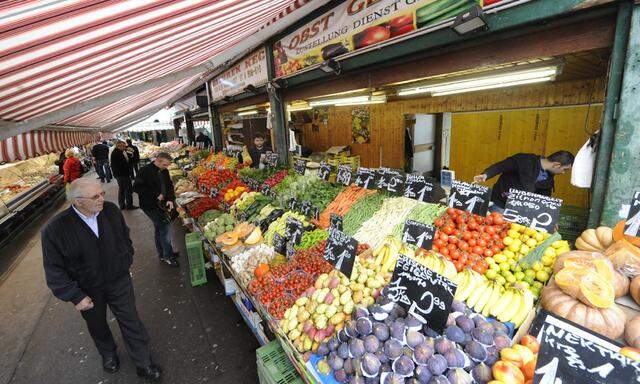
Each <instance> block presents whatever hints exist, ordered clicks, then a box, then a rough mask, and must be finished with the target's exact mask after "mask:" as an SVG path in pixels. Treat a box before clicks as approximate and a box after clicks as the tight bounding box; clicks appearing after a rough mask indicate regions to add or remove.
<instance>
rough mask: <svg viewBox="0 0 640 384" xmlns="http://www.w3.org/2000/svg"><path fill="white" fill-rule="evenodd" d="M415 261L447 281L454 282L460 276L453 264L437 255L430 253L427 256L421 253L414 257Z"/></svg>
mask: <svg viewBox="0 0 640 384" xmlns="http://www.w3.org/2000/svg"><path fill="white" fill-rule="evenodd" d="M414 259H415V260H416V261H417V262H419V263H420V264H422V265H424V266H425V267H427V268H429V269H431V270H432V271H435V272H436V273H438V274H440V275H442V276H444V277H446V278H447V279H450V280H454V279H455V278H456V277H457V275H458V272H457V271H456V267H455V266H454V265H453V263H452V262H450V261H449V260H446V259H445V258H444V257H440V256H438V255H436V254H435V253H428V254H426V255H425V254H424V253H419V254H416V255H415V256H414Z"/></svg>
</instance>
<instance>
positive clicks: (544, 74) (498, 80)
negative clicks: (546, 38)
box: [398, 66, 558, 96]
mask: <svg viewBox="0 0 640 384" xmlns="http://www.w3.org/2000/svg"><path fill="white" fill-rule="evenodd" d="M557 74H558V67H557V66H545V67H539V68H534V69H531V68H529V69H522V70H519V71H512V72H507V73H502V74H497V75H496V74H487V75H485V76H477V77H473V78H467V79H464V80H450V81H443V82H440V83H434V84H429V85H424V86H421V87H416V88H406V89H402V90H400V91H399V92H398V95H399V96H408V95H416V94H421V93H431V94H432V95H435V94H436V93H438V94H443V93H446V92H451V93H460V92H470V91H471V90H472V89H473V90H481V89H491V88H501V87H504V86H505V85H502V84H505V83H508V84H511V85H518V84H529V83H527V82H525V83H520V82H521V81H527V80H533V79H540V78H549V79H550V80H553V77H554V76H555V75H557ZM544 81H546V80H544ZM534 82H536V81H534ZM506 86H509V85H506ZM448 94H450V93H448Z"/></svg>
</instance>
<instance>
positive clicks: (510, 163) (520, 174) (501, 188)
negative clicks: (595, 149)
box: [483, 153, 554, 208]
mask: <svg viewBox="0 0 640 384" xmlns="http://www.w3.org/2000/svg"><path fill="white" fill-rule="evenodd" d="M540 159H541V157H540V156H538V155H534V154H532V153H517V154H515V155H513V156H510V157H507V158H506V159H504V160H502V161H500V162H497V163H495V164H493V165H492V166H490V167H489V168H487V169H486V170H485V171H484V172H483V173H484V174H485V175H487V179H490V178H492V177H494V176H496V175H498V174H501V175H500V178H499V179H498V181H497V182H496V184H495V185H494V186H493V191H492V192H491V201H493V202H494V203H495V204H497V205H498V206H500V207H502V208H504V206H505V205H506V204H507V197H508V195H509V189H511V188H514V189H519V190H521V191H526V192H534V193H537V194H540V195H546V196H551V193H552V192H553V187H554V181H553V174H551V173H548V172H547V179H546V180H544V181H540V182H536V180H537V178H538V175H539V174H540V171H541V170H542V165H541V164H540Z"/></svg>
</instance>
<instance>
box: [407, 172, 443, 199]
mask: <svg viewBox="0 0 640 384" xmlns="http://www.w3.org/2000/svg"><path fill="white" fill-rule="evenodd" d="M434 188H435V186H434V185H433V183H430V182H428V181H426V180H425V178H424V176H419V175H411V174H408V175H407V178H406V180H405V182H404V197H408V198H410V199H415V200H418V201H423V202H430V201H431V200H432V196H433V189H434Z"/></svg>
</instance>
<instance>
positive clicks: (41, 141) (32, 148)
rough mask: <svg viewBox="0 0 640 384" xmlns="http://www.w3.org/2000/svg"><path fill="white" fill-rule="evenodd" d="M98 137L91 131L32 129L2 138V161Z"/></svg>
mask: <svg viewBox="0 0 640 384" xmlns="http://www.w3.org/2000/svg"><path fill="white" fill-rule="evenodd" d="M97 139H98V135H97V134H93V133H90V132H78V131H75V132H69V131H67V132H65V131H30V132H26V133H22V134H20V135H17V136H13V137H10V138H8V139H4V140H0V163H10V162H12V161H16V160H25V159H28V158H30V157H36V156H40V155H44V154H47V153H51V152H61V151H64V150H65V149H67V148H70V147H73V146H80V145H84V144H89V143H91V142H92V141H96V140H97Z"/></svg>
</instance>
